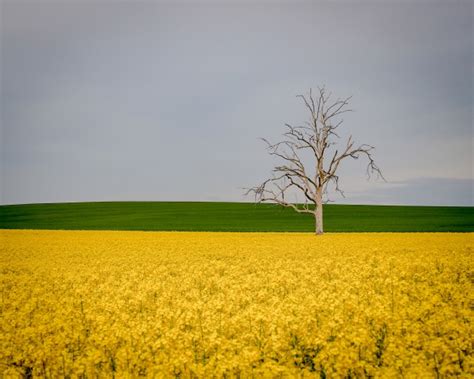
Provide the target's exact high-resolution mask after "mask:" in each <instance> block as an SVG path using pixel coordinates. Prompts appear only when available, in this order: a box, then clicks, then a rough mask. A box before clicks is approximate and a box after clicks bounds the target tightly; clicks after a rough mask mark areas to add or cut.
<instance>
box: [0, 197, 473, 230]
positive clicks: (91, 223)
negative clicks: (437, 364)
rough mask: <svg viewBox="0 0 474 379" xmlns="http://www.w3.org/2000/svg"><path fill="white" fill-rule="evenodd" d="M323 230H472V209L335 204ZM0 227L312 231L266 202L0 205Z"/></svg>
mask: <svg viewBox="0 0 474 379" xmlns="http://www.w3.org/2000/svg"><path fill="white" fill-rule="evenodd" d="M324 222H325V225H324V227H325V231H327V232H473V231H474V207H420V206H368V205H335V204H328V205H326V206H325V208H324ZM0 229H80V230H176V231H179V230H181V231H242V232H256V231H280V232H312V231H313V230H314V225H313V218H312V217H311V216H309V215H304V214H297V213H295V212H294V211H293V210H291V209H285V208H281V207H279V206H276V205H272V204H258V205H255V204H251V203H212V202H98V203H61V204H27V205H4V206H0Z"/></svg>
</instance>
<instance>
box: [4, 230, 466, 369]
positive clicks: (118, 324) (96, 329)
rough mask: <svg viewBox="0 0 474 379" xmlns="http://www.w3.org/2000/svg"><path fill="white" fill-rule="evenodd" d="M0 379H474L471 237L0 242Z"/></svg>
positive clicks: (38, 234) (15, 234)
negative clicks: (144, 378) (372, 378)
mask: <svg viewBox="0 0 474 379" xmlns="http://www.w3.org/2000/svg"><path fill="white" fill-rule="evenodd" d="M0 239H1V240H0V241H1V243H0V249H1V250H0V251H1V255H0V257H1V263H0V264H1V272H2V276H1V296H2V299H1V303H0V314H1V321H0V376H1V377H22V376H23V377H31V376H33V377H35V376H43V377H81V376H82V377H87V378H95V377H112V376H116V377H136V376H149V377H212V376H216V377H221V376H226V377H235V376H240V377H261V376H267V377H288V376H298V377H313V376H317V377H322V378H324V377H343V376H346V377H367V376H375V377H387V376H390V377H444V376H459V377H466V378H468V377H472V376H473V375H474V366H473V363H474V362H473V341H474V335H473V321H474V319H473V306H474V297H473V296H474V291H473V290H474V288H473V281H474V272H473V259H472V258H473V245H474V243H473V241H474V240H473V235H472V234H470V233H462V234H455V233H443V234H429V233H427V234H415V233H403V234H396V233H380V234H358V233H350V234H343V233H340V234H327V235H324V236H321V237H315V236H313V235H311V234H299V233H292V234H288V233H193V232H123V231H108V232H104V231H38V230H37V231H34V230H30V231H22V230H3V231H0Z"/></svg>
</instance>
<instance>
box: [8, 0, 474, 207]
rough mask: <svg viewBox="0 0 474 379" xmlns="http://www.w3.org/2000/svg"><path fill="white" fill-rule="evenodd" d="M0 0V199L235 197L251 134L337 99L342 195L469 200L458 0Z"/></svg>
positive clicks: (252, 151)
mask: <svg viewBox="0 0 474 379" xmlns="http://www.w3.org/2000/svg"><path fill="white" fill-rule="evenodd" d="M0 1H1V29H0V33H1V56H0V63H1V98H0V101H1V144H0V147H1V185H0V189H1V202H2V203H3V204H11V203H32V202H64V201H98V200H198V201H251V200H252V199H251V198H245V197H243V195H242V194H243V191H242V188H243V187H249V186H253V185H256V184H258V183H259V182H260V181H261V180H263V179H265V178H266V177H267V176H268V175H269V172H270V171H271V168H272V165H273V163H274V161H273V160H272V159H271V158H270V157H268V156H267V154H266V152H265V149H264V145H263V143H262V142H261V141H259V140H258V137H267V138H268V139H270V140H273V141H276V140H278V138H279V136H280V135H281V133H282V132H283V131H284V129H283V128H284V124H285V123H286V122H288V123H295V124H298V123H302V122H303V121H305V120H306V118H307V115H306V113H305V109H304V107H303V106H302V105H301V103H300V101H299V100H298V99H297V98H296V97H295V95H297V94H299V93H305V92H307V90H308V89H309V88H310V87H313V88H315V87H316V86H318V85H326V87H327V88H328V89H329V90H331V91H332V92H333V93H334V94H335V96H339V97H346V96H349V95H352V96H353V98H352V103H351V107H352V108H353V109H355V112H353V113H350V114H347V115H346V117H345V118H344V120H345V121H344V124H343V125H344V128H345V130H346V133H347V134H349V133H351V134H352V135H353V136H354V139H355V140H356V141H357V142H360V143H368V144H371V145H374V146H376V152H375V157H376V159H377V162H378V164H379V166H380V167H381V168H382V169H383V172H384V174H385V176H386V179H387V183H383V182H380V181H375V180H371V181H367V180H366V176H365V164H364V162H362V161H355V162H350V163H348V164H347V165H345V166H344V167H342V171H341V186H342V187H343V188H344V189H345V194H346V199H340V198H338V197H337V196H334V197H333V198H334V199H335V200H337V201H338V202H349V203H366V204H423V205H429V204H435V205H440V204H444V205H474V204H473V203H474V201H473V103H474V101H473V100H474V97H473V75H474V69H473V39H474V37H473V3H472V2H470V1H464V2H460V1H452V2H449V4H444V5H443V4H442V3H437V2H432V1H431V2H430V1H419V2H415V1H412V2H402V1H398V2H395V1H394V2H349V1H348V2H342V1H341V2H334V3H333V4H330V3H327V2H317V1H312V2H311V1H308V2H298V1H288V2H279V3H277V2H270V1H267V2H261V3H259V2H257V1H249V2H240V3H239V2H230V1H221V2H215V3H214V4H213V3H210V2H197V1H195V2H188V3H185V2H179V3H177V2H175V3H174V5H173V3H171V2H170V3H165V2H160V1H128V2H118V1H110V0H109V1H90V0H89V1H74V0H70V1H67V0H63V1H57V2H46V1H41V0H40V1H30V2H28V1H21V0H19V1H13V0H10V1H8V0H7V1H5V0H0Z"/></svg>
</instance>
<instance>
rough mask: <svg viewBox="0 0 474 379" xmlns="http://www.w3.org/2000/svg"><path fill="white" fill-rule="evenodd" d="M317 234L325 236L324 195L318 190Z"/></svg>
mask: <svg viewBox="0 0 474 379" xmlns="http://www.w3.org/2000/svg"><path fill="white" fill-rule="evenodd" d="M315 216H316V234H323V194H322V191H320V190H318V191H317V193H316V215H315Z"/></svg>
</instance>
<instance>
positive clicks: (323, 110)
mask: <svg viewBox="0 0 474 379" xmlns="http://www.w3.org/2000/svg"><path fill="white" fill-rule="evenodd" d="M318 90H319V91H318V92H319V93H318V94H317V96H316V97H314V96H313V93H312V90H310V91H309V94H308V95H298V96H297V97H299V98H301V99H302V101H303V103H304V105H305V107H306V108H307V110H308V111H309V114H310V117H309V120H308V121H307V122H305V124H304V125H301V126H292V125H290V124H285V126H286V127H287V129H288V130H287V131H286V133H284V134H283V136H284V140H282V141H280V142H278V143H275V144H272V143H270V142H268V141H267V140H266V139H264V138H262V140H263V141H264V142H265V143H266V144H267V148H268V152H269V154H270V155H272V156H276V157H277V158H279V159H280V160H281V161H282V162H281V164H280V165H278V166H276V167H275V168H274V169H273V175H272V177H271V178H270V179H267V180H265V181H264V182H263V183H262V184H260V185H259V186H256V187H253V188H250V189H248V190H247V192H246V194H247V195H248V194H254V195H255V201H256V202H273V203H277V204H279V205H282V206H284V207H289V208H292V209H294V210H295V211H296V212H298V213H307V214H311V215H313V217H314V220H315V231H316V234H322V233H323V204H324V203H326V202H327V201H329V200H328V199H327V194H328V186H329V185H333V186H334V190H335V191H337V192H339V193H340V194H341V195H342V196H344V193H343V192H342V190H341V188H340V187H339V176H338V175H337V172H338V171H337V170H338V168H339V167H340V165H341V163H342V161H344V160H345V159H347V158H352V159H359V158H360V157H364V158H366V159H367V160H368V164H367V175H368V177H370V176H371V175H372V174H376V175H377V176H378V177H380V178H382V179H383V176H382V172H381V171H380V169H379V167H378V166H377V165H376V164H375V162H374V159H373V156H372V152H373V150H374V147H373V146H370V145H366V144H362V145H355V142H354V141H353V139H352V136H350V137H349V138H348V139H347V141H346V144H345V145H343V147H342V148H337V144H336V143H335V140H336V139H339V138H340V137H339V135H338V128H339V127H340V126H341V125H342V123H343V120H342V119H341V115H342V114H344V113H346V112H350V111H351V110H350V109H348V108H347V106H348V104H349V100H350V99H351V97H348V98H346V99H337V100H331V94H328V93H326V90H325V88H324V87H322V88H318ZM308 152H309V157H310V161H311V162H309V163H308V162H306V161H303V159H302V154H306V153H308ZM293 190H296V191H297V192H299V193H301V194H302V195H303V196H304V199H305V201H304V203H297V202H291V201H289V200H288V195H289V193H290V192H291V191H293ZM285 195H286V197H285Z"/></svg>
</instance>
